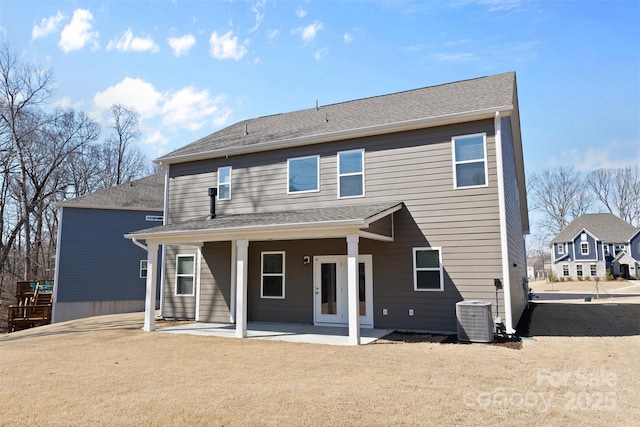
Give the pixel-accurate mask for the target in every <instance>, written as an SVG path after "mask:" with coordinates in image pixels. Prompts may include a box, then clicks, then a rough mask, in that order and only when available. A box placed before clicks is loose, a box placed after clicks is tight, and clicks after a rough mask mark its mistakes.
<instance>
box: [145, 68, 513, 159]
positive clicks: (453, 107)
mask: <svg viewBox="0 0 640 427" xmlns="http://www.w3.org/2000/svg"><path fill="white" fill-rule="evenodd" d="M515 79H516V76H515V73H514V72H508V73H503V74H497V75H492V76H487V77H480V78H476V79H471V80H464V81H459V82H454V83H447V84H443V85H438V86H431V87H425V88H422V89H415V90H409V91H405V92H398V93H393V94H388V95H381V96H375V97H370V98H363V99H358V100H354V101H348V102H342V103H337V104H331V105H324V106H321V107H319V108H318V109H316V108H310V109H306V110H300V111H294V112H290V113H283V114H274V115H271V116H264V117H258V118H255V119H250V120H246V121H241V122H238V123H236V124H233V125H231V126H229V127H227V128H224V129H222V130H220V131H217V132H214V133H212V134H210V135H208V136H205V137H204V138H201V139H199V140H197V141H195V142H193V143H191V144H188V145H186V146H184V147H182V148H179V149H177V150H175V151H173V152H171V153H169V154H166V155H164V156H162V157H160V158H159V159H157V160H156V161H158V162H166V161H169V160H171V159H175V158H179V157H184V156H190V155H196V154H200V153H205V152H212V151H215V150H221V149H226V148H231V147H234V148H235V147H243V146H251V145H255V144H260V143H266V142H272V141H282V140H288V139H292V138H300V137H312V136H322V135H325V134H331V133H336V132H341V131H348V130H357V129H366V128H369V127H373V126H382V125H388V124H394V123H402V122H408V121H412V120H420V119H426V118H435V117H442V116H447V115H451V114H457V113H467V112H474V111H483V110H486V109H506V108H512V107H514V105H513V104H514V98H515ZM245 130H246V133H245Z"/></svg>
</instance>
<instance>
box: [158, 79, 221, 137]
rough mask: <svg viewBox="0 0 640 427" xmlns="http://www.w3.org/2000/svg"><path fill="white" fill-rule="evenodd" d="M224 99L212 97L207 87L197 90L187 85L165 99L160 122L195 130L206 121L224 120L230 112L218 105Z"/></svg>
mask: <svg viewBox="0 0 640 427" xmlns="http://www.w3.org/2000/svg"><path fill="white" fill-rule="evenodd" d="M224 99H225V97H224V96H222V95H219V96H217V97H212V96H211V94H210V93H209V90H208V89H204V90H201V91H198V90H197V89H196V88H194V87H193V86H187V87H185V88H183V89H180V90H179V91H177V92H175V93H173V94H172V95H170V96H169V97H168V98H167V99H166V100H165V102H164V104H163V106H162V110H161V113H162V123H163V124H164V125H165V126H170V127H178V128H184V129H188V130H190V131H197V130H199V129H201V128H202V127H203V126H204V125H206V124H207V122H209V123H215V122H216V121H218V122H219V121H220V120H222V121H223V122H224V121H226V119H227V118H228V117H229V114H230V113H229V112H228V111H224V110H225V109H221V108H220V106H219V104H222V102H223V101H224Z"/></svg>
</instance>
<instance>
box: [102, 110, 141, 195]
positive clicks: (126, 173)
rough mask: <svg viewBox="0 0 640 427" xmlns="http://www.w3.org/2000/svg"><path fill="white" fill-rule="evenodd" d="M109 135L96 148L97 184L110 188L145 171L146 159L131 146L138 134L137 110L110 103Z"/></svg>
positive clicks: (138, 150)
mask: <svg viewBox="0 0 640 427" xmlns="http://www.w3.org/2000/svg"><path fill="white" fill-rule="evenodd" d="M111 114H112V117H113V134H112V135H111V136H109V138H108V139H107V140H106V142H105V143H104V144H103V145H102V146H101V147H100V150H101V153H100V154H99V156H100V158H101V164H102V171H103V175H102V183H101V187H111V186H113V185H118V184H122V183H125V182H128V181H131V180H132V179H135V178H138V177H140V176H142V175H145V174H146V173H148V170H149V167H148V165H147V160H146V158H145V156H144V154H143V153H142V151H140V149H139V148H138V147H137V146H135V145H134V142H135V140H136V139H138V138H139V137H140V130H139V127H138V113H137V112H136V111H135V110H133V109H130V108H127V107H125V106H123V105H120V104H115V105H112V106H111Z"/></svg>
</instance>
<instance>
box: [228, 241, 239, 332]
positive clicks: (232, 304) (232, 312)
mask: <svg viewBox="0 0 640 427" xmlns="http://www.w3.org/2000/svg"><path fill="white" fill-rule="evenodd" d="M237 253H238V252H237V251H236V241H235V240H232V241H231V284H230V285H229V286H230V287H231V289H230V291H229V294H230V298H229V322H230V323H236V290H235V289H234V285H235V284H236V267H237V258H238V257H237Z"/></svg>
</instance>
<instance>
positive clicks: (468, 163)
mask: <svg viewBox="0 0 640 427" xmlns="http://www.w3.org/2000/svg"><path fill="white" fill-rule="evenodd" d="M486 139H487V135H486V134H485V133H478V134H473V135H463V136H455V137H453V138H452V144H453V169H454V173H453V187H454V188H467V187H484V186H487V185H488V181H489V177H488V172H487V141H486Z"/></svg>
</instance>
